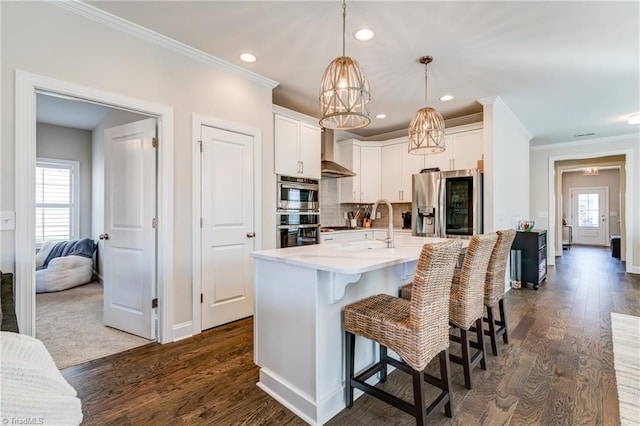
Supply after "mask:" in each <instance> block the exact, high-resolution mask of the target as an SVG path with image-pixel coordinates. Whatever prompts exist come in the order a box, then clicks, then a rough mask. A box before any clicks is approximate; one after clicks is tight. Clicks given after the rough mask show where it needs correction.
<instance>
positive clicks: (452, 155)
mask: <svg viewBox="0 0 640 426" xmlns="http://www.w3.org/2000/svg"><path fill="white" fill-rule="evenodd" d="M445 132H446V134H445V151H444V152H443V153H440V154H431V155H427V156H425V167H426V168H431V167H439V168H440V170H443V171H444V170H461V169H473V168H476V167H478V160H481V159H482V154H483V130H482V127H481V126H480V127H479V126H478V125H477V124H474V125H467V126H460V127H452V128H451V129H446V130H445Z"/></svg>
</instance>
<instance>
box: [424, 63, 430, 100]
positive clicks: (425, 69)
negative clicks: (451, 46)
mask: <svg viewBox="0 0 640 426" xmlns="http://www.w3.org/2000/svg"><path fill="white" fill-rule="evenodd" d="M427 65H428V62H425V64H424V106H426V107H427V106H429V98H428V97H427V87H428V84H427V79H428V73H427Z"/></svg>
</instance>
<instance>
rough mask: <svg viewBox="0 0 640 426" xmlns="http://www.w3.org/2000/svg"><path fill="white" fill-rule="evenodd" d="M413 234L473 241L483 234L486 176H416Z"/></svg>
mask: <svg viewBox="0 0 640 426" xmlns="http://www.w3.org/2000/svg"><path fill="white" fill-rule="evenodd" d="M412 220H413V226H412V234H413V235H417V236H431V237H462V238H469V237H471V236H472V235H475V234H481V233H482V232H483V229H482V174H481V173H480V171H479V170H478V169H467V170H451V171H447V172H441V171H439V170H428V171H425V173H419V174H416V175H413V202H412Z"/></svg>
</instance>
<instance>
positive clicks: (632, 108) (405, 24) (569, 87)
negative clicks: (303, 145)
mask: <svg viewBox="0 0 640 426" xmlns="http://www.w3.org/2000/svg"><path fill="white" fill-rule="evenodd" d="M89 3H90V4H92V5H93V6H96V7H98V8H101V9H103V10H105V11H108V12H110V13H113V14H115V15H117V16H120V17H122V18H124V19H127V20H129V21H132V22H135V23H137V24H139V25H142V26H144V27H146V28H149V29H152V30H154V31H156V32H159V33H161V34H164V35H166V36H169V37H171V38H174V39H176V40H178V41H181V42H183V43H186V44H188V45H191V46H193V47H195V48H198V49H200V50H202V51H204V52H207V53H210V54H212V55H214V56H217V57H218V58H221V59H224V60H226V61H228V62H231V63H233V64H236V65H239V66H242V67H244V68H247V69H249V70H251V71H254V72H256V73H258V74H260V75H263V76H265V77H268V78H270V79H273V80H275V81H278V82H279V83H280V86H278V87H277V88H276V89H274V95H273V101H274V103H276V104H278V105H281V106H284V107H287V108H290V109H294V110H297V111H299V112H302V113H305V114H308V115H312V116H315V117H319V108H318V102H317V97H318V88H319V84H320V79H321V77H322V73H323V72H324V69H325V68H326V66H327V65H328V64H329V62H330V61H331V60H332V59H333V58H334V57H336V56H340V55H341V53H342V52H341V49H342V41H341V34H342V6H341V3H340V2H338V1H326V0H325V1H282V2H273V1H256V2H245V1H233V2H231V1H225V2H220V1H195V2H189V1H155V2H149V1H139V2H129V1H115V2H106V1H92V2H89ZM365 26H366V27H369V28H371V29H373V30H374V31H375V34H376V35H375V38H374V39H373V40H372V41H370V42H367V43H364V42H359V41H356V40H354V38H353V37H352V36H351V35H352V33H353V32H354V31H355V30H356V29H358V28H361V27H365ZM245 51H250V52H252V53H254V54H255V55H257V56H258V58H259V59H258V62H256V63H254V64H244V63H243V62H241V61H240V60H239V59H238V55H239V54H240V53H242V52H245ZM346 54H347V56H351V57H353V58H354V59H356V60H357V61H358V62H360V64H361V65H362V67H363V69H364V71H365V73H366V75H367V77H368V79H369V82H370V85H371V93H372V102H371V115H372V117H373V116H375V115H376V114H378V113H385V114H386V115H387V118H386V119H384V120H378V119H375V118H373V122H372V124H370V125H369V126H368V127H365V128H364V129H361V130H358V131H355V132H354V133H356V134H358V135H359V136H362V137H367V136H372V135H377V134H382V133H386V132H391V131H396V130H399V129H406V128H407V127H408V123H409V121H410V119H411V117H412V116H413V114H414V113H415V111H416V110H417V109H419V108H420V107H422V106H424V66H423V65H420V64H419V63H418V62H417V59H418V58H419V57H420V56H423V55H431V56H433V57H434V62H433V63H432V64H431V65H429V86H428V91H429V105H430V106H434V107H436V108H437V109H438V110H440V112H441V113H442V114H443V116H444V117H445V118H446V119H449V118H454V117H458V116H463V115H467V114H471V113H476V112H479V111H481V110H482V108H481V105H480V104H479V103H478V102H476V101H477V100H478V99H482V98H485V97H491V96H500V97H501V98H502V100H503V101H504V102H505V103H506V104H507V106H508V107H509V108H510V109H511V110H512V111H513V112H514V113H515V115H516V116H517V117H518V118H519V119H520V120H521V122H522V123H523V124H524V126H525V127H526V128H527V129H528V130H529V131H530V132H531V133H532V134H533V136H534V138H533V140H532V145H538V144H546V143H556V142H564V141H569V140H575V139H576V137H575V135H580V134H588V133H594V135H591V136H583V137H580V139H588V138H600V137H606V136H615V135H622V134H633V133H636V134H637V133H639V132H640V127H639V126H637V125H635V126H634V125H629V124H627V118H628V116H629V115H631V114H634V113H639V112H640V2H638V1H630V2H609V1H605V2H591V1H581V2H561V1H553V2H522V1H517V2H516V1H514V2H504V1H499V2H489V1H486V2H482V1H473V2H458V1H411V2H399V1H386V2H385V1H373V2H372V1H349V2H348V3H347V46H346ZM444 94H451V95H453V96H455V99H454V100H453V101H450V102H441V101H439V100H438V98H439V97H440V96H441V95H444Z"/></svg>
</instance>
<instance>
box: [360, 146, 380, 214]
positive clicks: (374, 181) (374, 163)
mask: <svg viewBox="0 0 640 426" xmlns="http://www.w3.org/2000/svg"><path fill="white" fill-rule="evenodd" d="M380 159H381V152H380V148H379V147H375V146H374V147H370V146H362V147H360V201H361V202H363V203H369V204H371V203H375V202H376V201H378V200H379V199H380V182H381V177H380Z"/></svg>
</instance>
